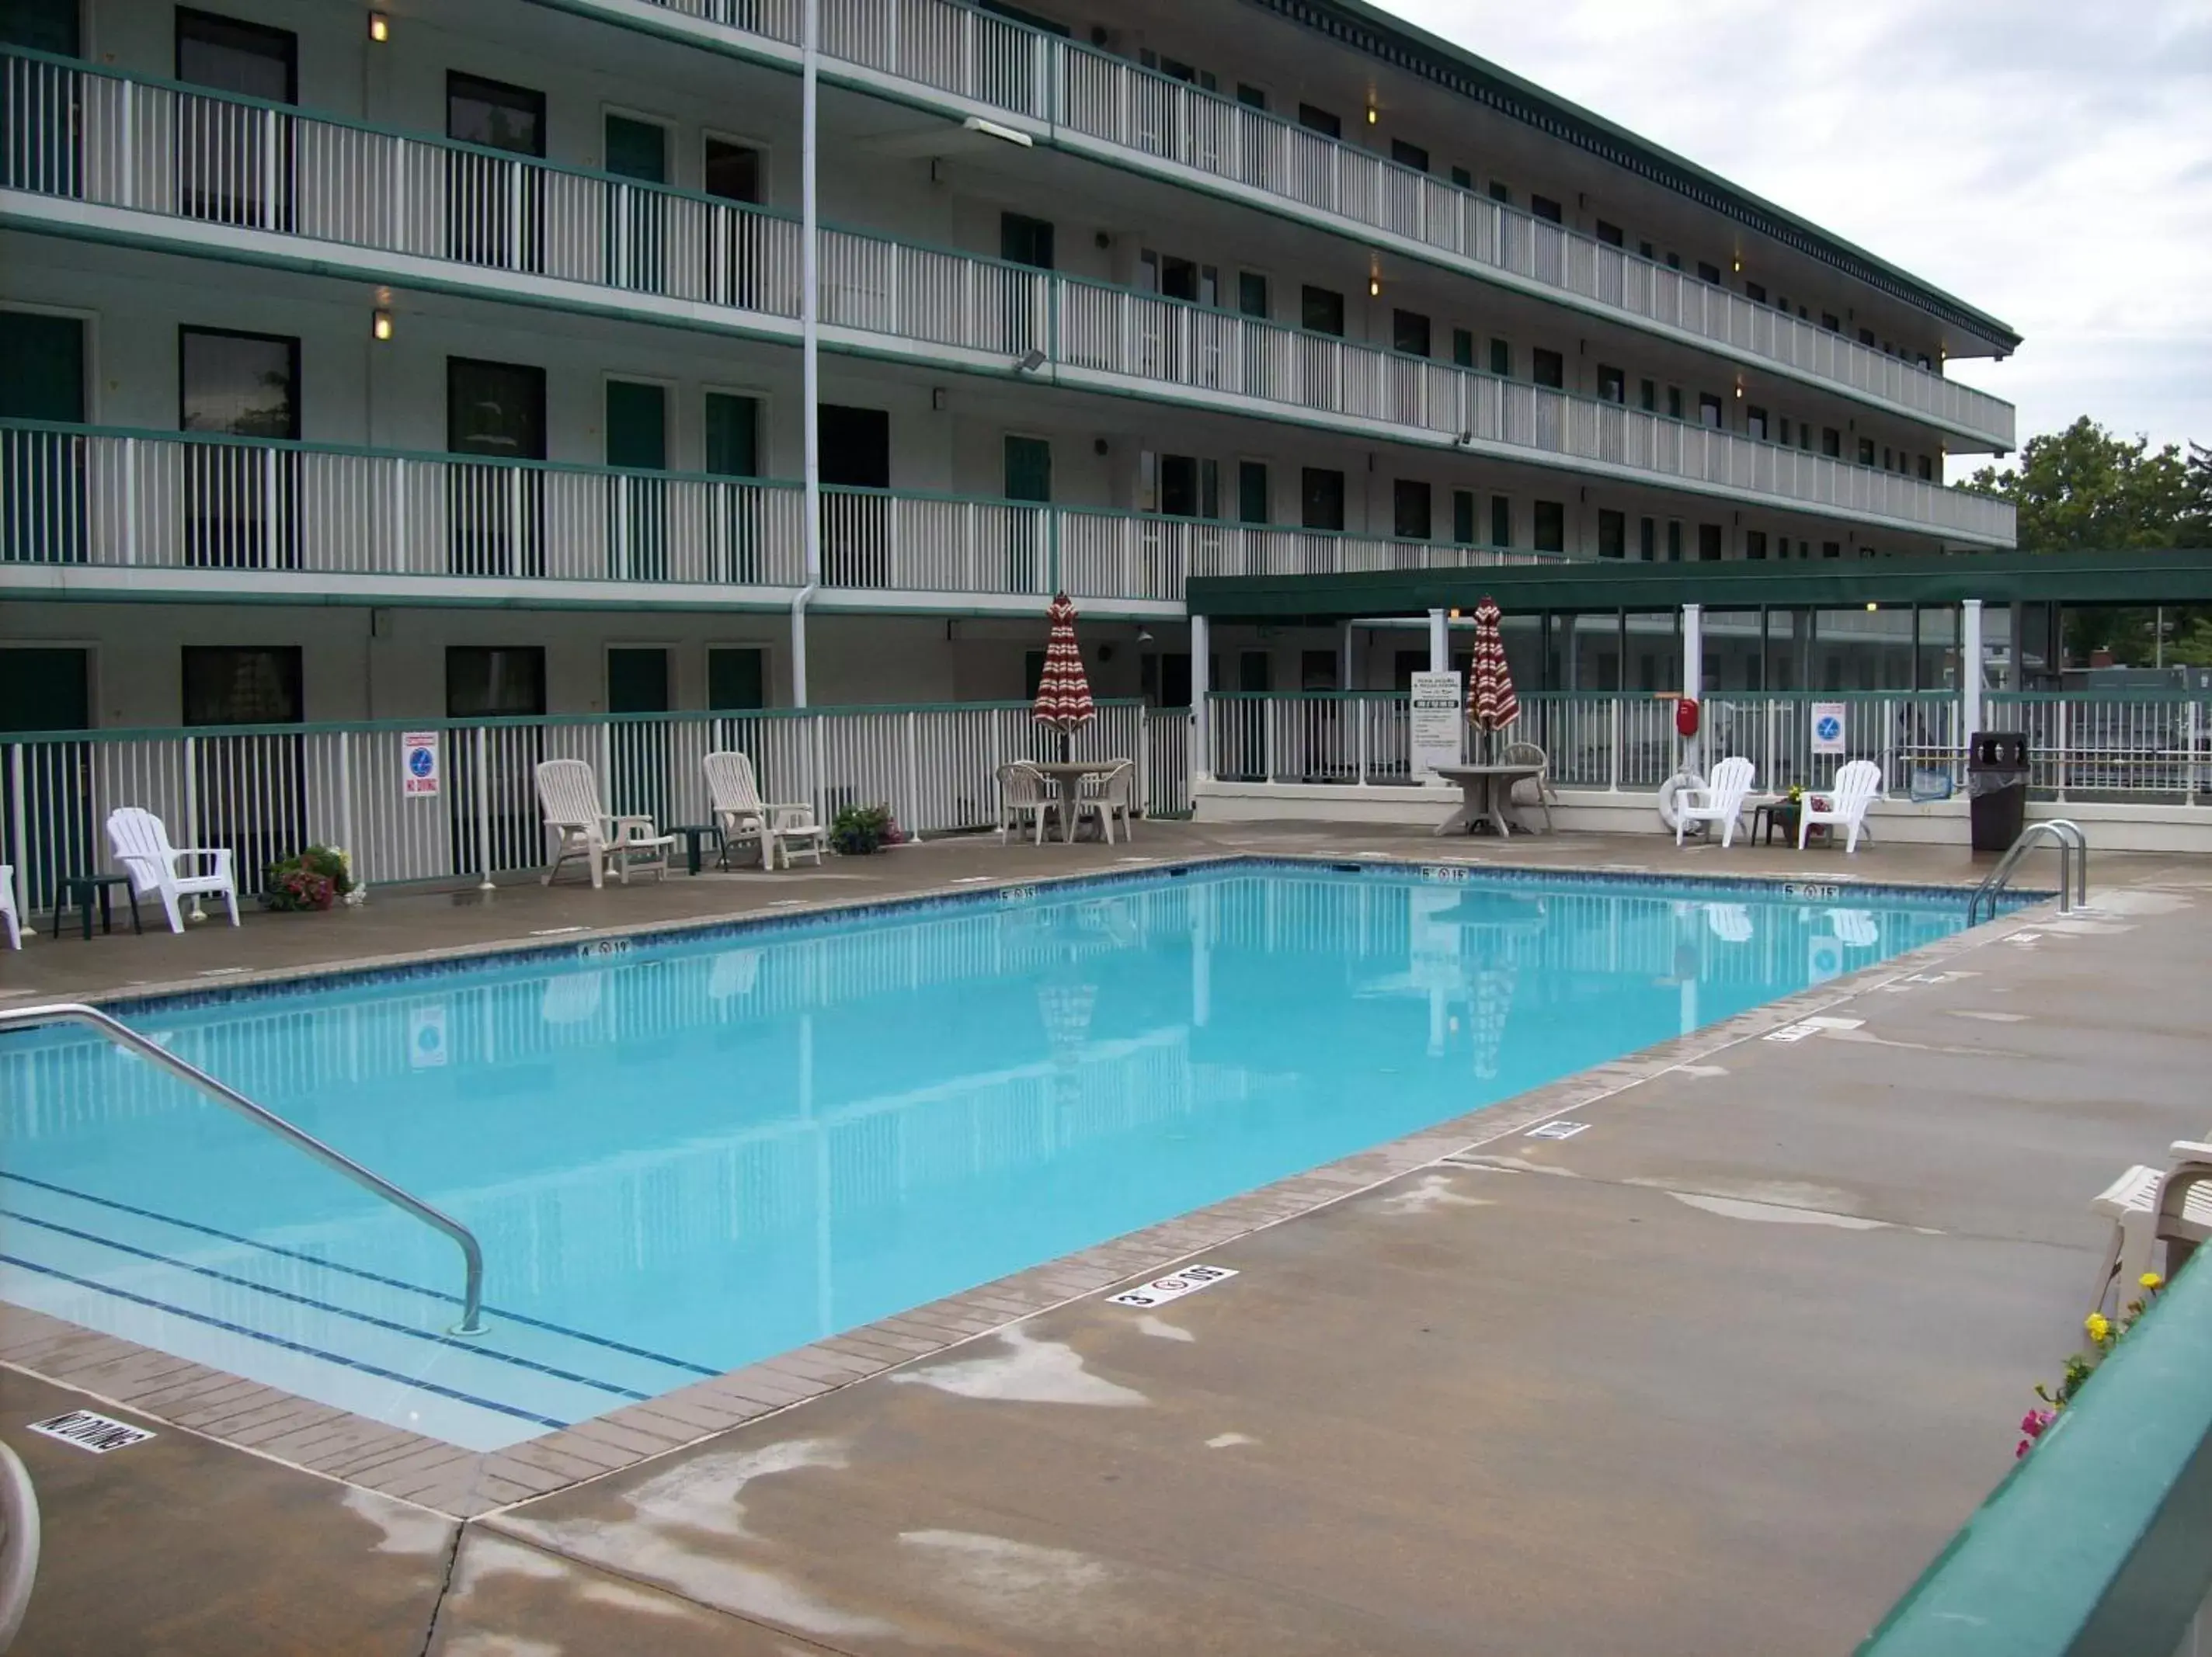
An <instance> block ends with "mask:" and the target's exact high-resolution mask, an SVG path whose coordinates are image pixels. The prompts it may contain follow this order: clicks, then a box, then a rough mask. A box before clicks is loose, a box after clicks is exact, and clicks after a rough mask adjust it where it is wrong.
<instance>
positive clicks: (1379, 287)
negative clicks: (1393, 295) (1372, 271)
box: [1367, 276, 1383, 299]
mask: <svg viewBox="0 0 2212 1657" xmlns="http://www.w3.org/2000/svg"><path fill="white" fill-rule="evenodd" d="M1367 297H1368V298H1370V299H1381V298H1382V297H1383V278H1382V277H1380V276H1370V277H1368V278H1367Z"/></svg>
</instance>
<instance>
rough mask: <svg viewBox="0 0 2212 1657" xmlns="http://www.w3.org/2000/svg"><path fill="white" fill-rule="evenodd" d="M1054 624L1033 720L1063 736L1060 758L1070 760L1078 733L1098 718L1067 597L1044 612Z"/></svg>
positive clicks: (1060, 595)
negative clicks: (1077, 646)
mask: <svg viewBox="0 0 2212 1657" xmlns="http://www.w3.org/2000/svg"><path fill="white" fill-rule="evenodd" d="M1045 616H1046V618H1047V619H1048V621H1050V622H1051V623H1052V634H1051V636H1050V637H1049V638H1048V640H1046V643H1045V647H1044V672H1043V674H1042V676H1041V677H1039V678H1038V680H1037V694H1036V705H1035V706H1034V707H1032V708H1031V709H1030V717H1031V718H1033V719H1036V721H1037V722H1038V723H1039V724H1040V725H1051V726H1053V727H1054V729H1056V730H1057V731H1059V732H1060V757H1061V758H1062V759H1067V758H1069V757H1071V756H1072V754H1073V748H1074V738H1075V732H1076V730H1077V728H1078V727H1079V726H1081V725H1088V724H1090V723H1091V720H1093V719H1097V717H1098V710H1097V707H1095V706H1094V705H1093V704H1092V702H1091V681H1090V680H1089V679H1088V678H1086V677H1084V672H1083V652H1081V651H1080V650H1078V649H1077V648H1076V646H1075V604H1074V603H1073V600H1071V599H1070V598H1068V596H1067V595H1066V593H1064V592H1062V593H1056V594H1054V598H1053V601H1052V608H1051V609H1050V610H1047V611H1046V612H1045Z"/></svg>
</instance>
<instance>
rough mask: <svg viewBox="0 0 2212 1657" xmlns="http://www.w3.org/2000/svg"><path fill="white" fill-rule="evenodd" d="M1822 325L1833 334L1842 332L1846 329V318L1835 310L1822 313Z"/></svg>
mask: <svg viewBox="0 0 2212 1657" xmlns="http://www.w3.org/2000/svg"><path fill="white" fill-rule="evenodd" d="M1820 325H1821V326H1822V327H1823V328H1826V330H1827V331H1829V332H1830V333H1832V334H1840V333H1842V332H1843V331H1844V319H1842V318H1841V317H1839V316H1838V315H1837V314H1836V313H1834V312H1833V311H1823V312H1821V313H1820Z"/></svg>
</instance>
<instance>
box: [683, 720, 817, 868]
mask: <svg viewBox="0 0 2212 1657" xmlns="http://www.w3.org/2000/svg"><path fill="white" fill-rule="evenodd" d="M704 764H705V766H706V770H707V798H708V800H709V802H710V803H711V804H712V805H713V807H714V822H715V824H716V826H718V827H719V828H720V829H721V831H722V839H723V842H724V844H725V845H727V843H728V842H729V841H732V840H752V839H756V838H757V839H758V840H759V841H760V843H761V867H762V868H763V869H773V868H775V865H776V863H777V861H778V859H781V861H782V864H783V866H784V867H785V868H787V869H788V868H789V867H791V859H792V854H793V852H794V851H795V852H797V853H799V855H801V856H805V857H811V858H812V859H814V862H815V865H816V866H817V868H818V867H819V866H820V865H821V863H822V853H823V847H826V846H827V845H828V844H829V830H828V829H824V828H823V826H822V824H821V822H819V821H818V820H817V818H816V817H815V815H814V808H813V807H812V806H811V805H810V804H807V803H806V802H805V801H804V800H764V799H763V798H761V792H760V779H759V778H757V776H755V775H754V774H753V762H752V761H751V759H750V757H748V756H745V755H744V754H740V753H738V752H737V751H736V750H734V749H727V748H725V749H720V750H717V751H715V752H714V753H712V754H709V755H708V756H707V757H706V760H705V762H704Z"/></svg>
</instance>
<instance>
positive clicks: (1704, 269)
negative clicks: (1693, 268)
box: [1698, 259, 1721, 288]
mask: <svg viewBox="0 0 2212 1657" xmlns="http://www.w3.org/2000/svg"><path fill="white" fill-rule="evenodd" d="M1698 280H1699V282H1711V283H1712V285H1713V286H1714V287H1716V288H1717V287H1719V286H1720V285H1721V268H1720V266H1718V265H1717V264H1706V263H1705V260H1703V259H1699V261H1698Z"/></svg>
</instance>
